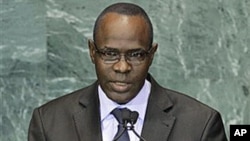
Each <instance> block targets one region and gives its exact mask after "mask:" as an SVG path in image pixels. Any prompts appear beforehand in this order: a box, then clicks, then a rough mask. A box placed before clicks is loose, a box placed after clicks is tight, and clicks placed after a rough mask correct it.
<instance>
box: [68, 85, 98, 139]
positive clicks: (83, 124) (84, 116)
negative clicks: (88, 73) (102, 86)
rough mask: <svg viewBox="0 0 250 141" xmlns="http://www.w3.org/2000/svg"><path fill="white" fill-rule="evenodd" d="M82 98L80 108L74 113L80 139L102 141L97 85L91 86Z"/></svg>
mask: <svg viewBox="0 0 250 141" xmlns="http://www.w3.org/2000/svg"><path fill="white" fill-rule="evenodd" d="M83 93H84V94H83V95H82V97H81V98H80V103H79V104H80V109H79V111H78V112H76V113H75V114H74V115H73V120H74V122H75V126H76V130H77V134H78V137H79V141H97V140H98V141H101V140H102V135H101V121H100V113H99V100H98V95H97V85H96V84H94V85H92V86H91V87H89V88H88V89H87V90H86V91H84V92H83Z"/></svg>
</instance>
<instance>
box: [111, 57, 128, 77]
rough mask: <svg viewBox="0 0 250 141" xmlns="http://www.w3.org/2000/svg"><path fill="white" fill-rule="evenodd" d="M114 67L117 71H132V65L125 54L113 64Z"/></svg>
mask: <svg viewBox="0 0 250 141" xmlns="http://www.w3.org/2000/svg"><path fill="white" fill-rule="evenodd" d="M113 69H114V71H115V72H119V73H128V72H129V71H131V69H132V66H131V64H129V63H128V62H127V61H126V58H125V56H124V55H122V56H121V59H120V60H119V61H118V62H116V63H115V64H114V65H113Z"/></svg>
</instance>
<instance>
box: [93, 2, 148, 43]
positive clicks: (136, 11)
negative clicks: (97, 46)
mask: <svg viewBox="0 0 250 141" xmlns="http://www.w3.org/2000/svg"><path fill="white" fill-rule="evenodd" d="M112 12H113V13H118V14H122V15H128V16H137V15H138V16H141V17H142V18H143V19H144V20H145V22H146V23H147V25H148V28H149V29H148V32H149V34H148V35H149V40H150V42H149V46H150V47H151V45H152V43H153V27H152V23H151V21H150V19H149V17H148V14H147V13H146V12H145V11H144V9H143V8H141V7H140V6H138V5H135V4H132V3H115V4H112V5H110V6H108V7H107V8H105V9H104V10H103V11H102V12H101V14H100V15H99V16H98V17H97V19H96V21H95V26H94V33H93V39H94V41H95V40H96V36H97V35H96V34H97V30H98V28H99V26H100V22H101V21H102V19H103V17H104V16H105V15H106V14H107V13H112Z"/></svg>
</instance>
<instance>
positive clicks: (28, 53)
mask: <svg viewBox="0 0 250 141" xmlns="http://www.w3.org/2000/svg"><path fill="white" fill-rule="evenodd" d="M124 1H125V2H132V3H135V4H138V5H140V6H141V7H143V8H144V9H145V10H146V12H147V13H148V14H149V16H150V18H151V20H152V23H153V26H154V32H155V34H154V41H155V42H158V44H159V48H158V52H157V53H156V56H155V60H154V63H153V65H152V67H151V69H150V72H151V74H152V75H153V76H154V77H155V78H156V80H157V81H158V82H159V83H160V84H161V85H162V86H164V87H167V88H170V89H174V90H176V91H180V92H183V93H186V94H187V95H190V96H192V97H194V98H196V99H198V100H200V101H202V102H203V103H205V104H207V105H209V106H211V107H213V108H215V109H216V110H218V111H219V112H220V113H221V115H222V118H223V122H224V124H225V128H226V132H227V135H228V137H229V125H230V124H250V112H249V108H250V1H249V0H203V1H202V0H154V1H149V0H148V1H145V0H124ZM115 2H118V1H115V0H70V1H69V0H0V117H1V118H0V140H1V141H25V140H27V130H28V125H29V121H30V118H31V114H32V111H33V109H34V108H35V107H37V106H40V105H42V104H44V103H46V102H48V101H49V100H51V99H54V98H56V97H59V96H62V95H64V94H67V93H69V92H72V91H74V90H77V89H79V88H82V87H85V86H87V85H89V84H91V83H92V82H94V81H95V80H96V75H95V71H94V66H93V64H92V63H91V61H90V59H89V54H88V46H87V39H89V38H92V30H93V25H94V21H95V19H96V17H97V16H98V14H99V13H100V12H101V11H102V10H103V9H104V8H105V7H106V6H108V5H110V4H112V3H115Z"/></svg>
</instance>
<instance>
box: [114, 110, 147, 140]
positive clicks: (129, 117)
mask: <svg viewBox="0 0 250 141" xmlns="http://www.w3.org/2000/svg"><path fill="white" fill-rule="evenodd" d="M138 115H139V114H138V112H136V111H133V112H131V111H128V110H126V111H125V110H124V111H123V115H122V116H123V124H122V125H120V126H123V131H122V132H121V133H120V134H119V135H117V136H115V137H114V139H113V141H117V140H118V139H119V138H120V137H121V136H122V134H124V132H125V131H126V130H132V131H133V133H134V134H135V135H136V136H137V137H138V138H139V139H140V141H146V140H145V139H144V138H143V137H142V136H140V135H139V134H138V133H137V132H136V131H135V129H134V125H135V123H136V120H137V118H138ZM128 123H130V125H127V124H128Z"/></svg>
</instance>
